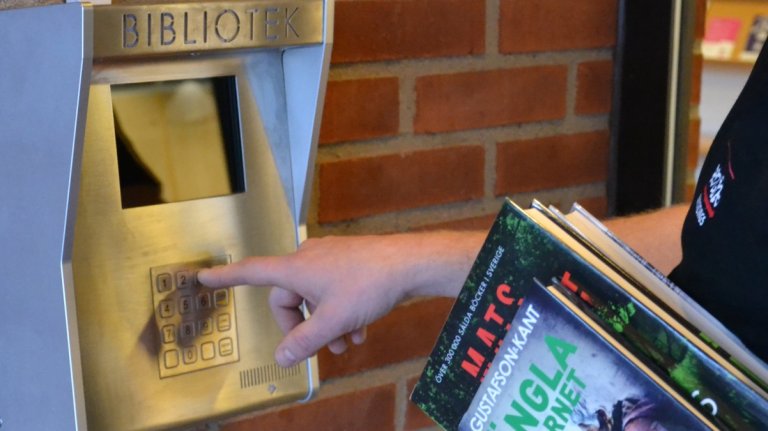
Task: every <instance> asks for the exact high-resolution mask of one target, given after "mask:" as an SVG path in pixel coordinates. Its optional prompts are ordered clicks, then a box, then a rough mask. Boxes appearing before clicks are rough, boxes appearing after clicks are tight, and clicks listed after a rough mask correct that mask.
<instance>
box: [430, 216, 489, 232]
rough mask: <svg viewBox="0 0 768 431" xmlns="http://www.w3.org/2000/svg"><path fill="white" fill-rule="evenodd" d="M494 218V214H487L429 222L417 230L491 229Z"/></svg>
mask: <svg viewBox="0 0 768 431" xmlns="http://www.w3.org/2000/svg"><path fill="white" fill-rule="evenodd" d="M495 219H496V214H488V215H484V216H478V217H470V218H465V219H459V220H451V221H447V222H442V223H435V224H430V225H427V226H423V227H421V228H420V229H419V230H441V229H446V230H483V231H487V230H490V229H491V225H492V224H493V221H494V220H495Z"/></svg>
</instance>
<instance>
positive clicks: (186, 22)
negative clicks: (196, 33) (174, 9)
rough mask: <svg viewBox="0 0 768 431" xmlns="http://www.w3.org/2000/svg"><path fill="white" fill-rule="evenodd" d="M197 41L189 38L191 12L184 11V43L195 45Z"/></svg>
mask: <svg viewBox="0 0 768 431" xmlns="http://www.w3.org/2000/svg"><path fill="white" fill-rule="evenodd" d="M196 43H197V41H196V40H195V39H190V38H189V12H184V45H195V44H196Z"/></svg>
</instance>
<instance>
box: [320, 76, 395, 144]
mask: <svg viewBox="0 0 768 431" xmlns="http://www.w3.org/2000/svg"><path fill="white" fill-rule="evenodd" d="M398 88H399V83H398V79H397V78H378V79H358V80H348V81H329V82H328V90H327V92H326V96H325V108H324V109H323V122H322V126H321V128H320V143H321V144H331V143H336V142H344V141H353V140H360V139H371V138H378V137H384V136H393V135H397V133H398V129H399V127H400V114H399V110H400V98H399V94H398V93H399V90H398ZM374 101H375V103H372V102H374Z"/></svg>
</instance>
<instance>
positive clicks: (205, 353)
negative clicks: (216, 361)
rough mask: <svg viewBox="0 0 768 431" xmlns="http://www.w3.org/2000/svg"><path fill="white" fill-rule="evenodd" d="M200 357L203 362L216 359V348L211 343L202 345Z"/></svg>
mask: <svg viewBox="0 0 768 431" xmlns="http://www.w3.org/2000/svg"><path fill="white" fill-rule="evenodd" d="M200 357H201V358H203V360H205V361H209V360H211V359H213V358H215V357H216V346H215V345H214V344H213V342H212V341H208V342H206V343H203V344H202V345H201V346H200Z"/></svg>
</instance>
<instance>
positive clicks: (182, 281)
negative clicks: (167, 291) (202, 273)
mask: <svg viewBox="0 0 768 431" xmlns="http://www.w3.org/2000/svg"><path fill="white" fill-rule="evenodd" d="M193 284H194V282H193V280H192V271H179V272H177V273H176V288H178V289H189V288H190V287H192V285H193Z"/></svg>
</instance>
